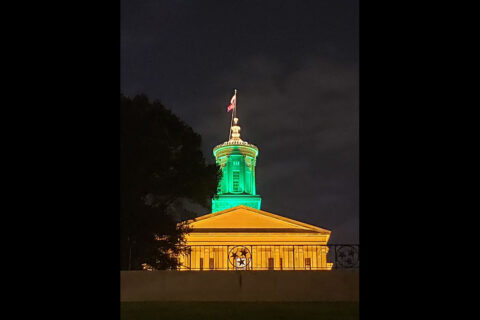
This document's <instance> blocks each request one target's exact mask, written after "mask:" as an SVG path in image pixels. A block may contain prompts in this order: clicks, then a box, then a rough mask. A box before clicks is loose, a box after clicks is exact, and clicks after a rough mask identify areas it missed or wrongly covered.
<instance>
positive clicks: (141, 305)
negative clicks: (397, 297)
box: [120, 302, 358, 320]
mask: <svg viewBox="0 0 480 320" xmlns="http://www.w3.org/2000/svg"><path fill="white" fill-rule="evenodd" d="M120 313H121V320H131V319H135V320H160V319H161V320H183V319H188V320H203V319H208V320H216V319H225V320H236V319H239V320H240V319H241V320H246V319H248V320H256V319H276V320H283V319H285V320H286V319H289V320H290V319H312V320H314V319H322V320H333V319H338V320H351V319H352V320H353V319H358V302H122V303H121V305H120Z"/></svg>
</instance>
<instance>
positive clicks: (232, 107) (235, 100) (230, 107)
mask: <svg viewBox="0 0 480 320" xmlns="http://www.w3.org/2000/svg"><path fill="white" fill-rule="evenodd" d="M236 104H237V93H235V94H234V95H233V97H232V99H231V100H230V104H229V105H228V107H227V112H230V111H232V110H233V109H235V105H236Z"/></svg>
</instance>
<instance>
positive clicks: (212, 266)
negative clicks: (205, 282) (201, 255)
mask: <svg viewBox="0 0 480 320" xmlns="http://www.w3.org/2000/svg"><path fill="white" fill-rule="evenodd" d="M208 267H209V268H210V270H213V269H215V259H214V258H210V259H208Z"/></svg>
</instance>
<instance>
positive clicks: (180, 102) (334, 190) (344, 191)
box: [121, 0, 359, 243]
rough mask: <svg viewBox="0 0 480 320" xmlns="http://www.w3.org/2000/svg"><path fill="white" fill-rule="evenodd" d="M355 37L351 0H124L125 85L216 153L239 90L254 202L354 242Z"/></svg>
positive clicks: (124, 89)
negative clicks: (251, 156)
mask: <svg viewBox="0 0 480 320" xmlns="http://www.w3.org/2000/svg"><path fill="white" fill-rule="evenodd" d="M358 42H359V40H358V0H346V1H343V0H330V1H319V0H315V1H306V0H302V1H295V0H290V1H280V0H276V1H266V0H262V1H260V0H258V1H246V0H243V1H239V0H238V1H232V0H223V1H206V0H202V1H187V0H169V1H158V0H150V1H133V0H122V6H121V91H122V93H123V94H125V95H129V96H133V95H135V94H138V93H144V94H146V95H147V96H148V97H149V98H151V99H159V100H160V101H161V102H162V103H163V104H164V105H165V106H166V107H167V108H169V109H171V110H172V111H173V112H174V113H175V114H177V115H178V116H179V117H180V118H181V119H183V120H184V121H185V122H186V123H188V124H189V125H190V126H192V127H193V129H194V130H195V131H196V132H198V133H200V134H201V135H202V138H203V151H204V154H205V156H206V158H207V160H208V161H210V162H214V157H213V155H212V148H213V147H214V146H216V145H217V144H220V143H222V142H224V141H226V140H227V139H228V129H229V125H230V118H231V114H230V113H227V112H226V107H227V105H228V104H229V101H230V98H231V96H232V95H233V89H234V88H236V89H238V99H237V116H238V118H239V124H240V126H241V127H242V130H241V137H242V139H243V140H246V141H248V142H250V143H253V144H255V145H256V146H258V147H259V156H258V159H257V171H256V178H257V181H256V182H257V192H258V194H260V195H261V196H262V207H261V209H262V210H265V211H269V212H272V213H275V214H279V215H282V216H286V217H289V218H293V219H298V220H300V221H303V222H306V223H311V224H314V225H317V226H320V227H323V228H326V229H329V230H331V231H332V237H331V240H330V243H352V242H353V243H358V241H359V240H358V224H359V222H358V162H359V160H358V139H359V134H358V132H359V121H358V99H359V97H358V87H359V85H358V55H359V54H358ZM199 213H200V214H206V213H208V212H199Z"/></svg>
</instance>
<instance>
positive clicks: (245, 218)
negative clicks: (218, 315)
mask: <svg viewBox="0 0 480 320" xmlns="http://www.w3.org/2000/svg"><path fill="white" fill-rule="evenodd" d="M188 224H189V226H190V227H191V228H193V231H199V232H201V231H202V229H204V230H215V229H216V230H218V232H220V230H231V231H233V230H235V229H238V230H252V231H253V230H268V229H271V230H273V231H274V230H278V231H281V230H291V232H315V233H325V234H330V231H329V230H326V229H322V228H319V227H316V226H313V225H309V224H306V223H303V222H300V221H296V220H293V219H289V218H286V217H282V216H279V215H276V214H273V213H270V212H266V211H262V210H257V209H254V208H250V207H247V206H243V205H240V206H237V207H233V208H230V209H227V210H223V211H218V212H215V213H211V214H207V215H204V216H201V217H198V218H196V219H193V220H189V221H188Z"/></svg>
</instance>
